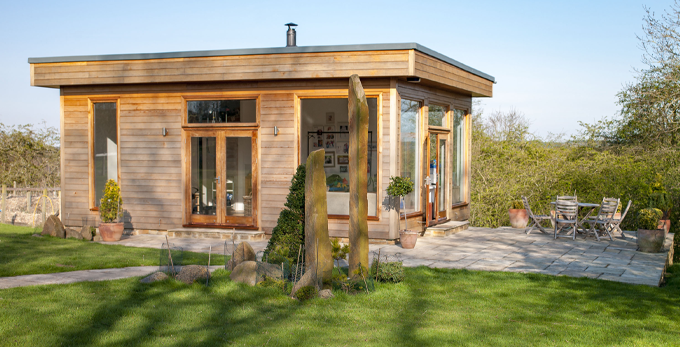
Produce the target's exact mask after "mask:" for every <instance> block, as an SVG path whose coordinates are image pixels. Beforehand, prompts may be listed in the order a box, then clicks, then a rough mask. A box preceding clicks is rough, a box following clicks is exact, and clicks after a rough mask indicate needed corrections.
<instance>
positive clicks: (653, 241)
mask: <svg viewBox="0 0 680 347" xmlns="http://www.w3.org/2000/svg"><path fill="white" fill-rule="evenodd" d="M662 215H663V212H661V210H659V209H657V208H644V209H642V210H640V211H638V230H637V245H638V249H639V250H640V251H641V252H649V253H657V252H660V251H661V249H662V248H663V242H664V240H665V238H666V232H665V231H664V230H663V229H660V228H659V220H660V219H661V216H662Z"/></svg>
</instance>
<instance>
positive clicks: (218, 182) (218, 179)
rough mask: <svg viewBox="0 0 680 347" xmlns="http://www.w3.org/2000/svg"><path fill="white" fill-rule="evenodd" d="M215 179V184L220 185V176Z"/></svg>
mask: <svg viewBox="0 0 680 347" xmlns="http://www.w3.org/2000/svg"><path fill="white" fill-rule="evenodd" d="M215 179H216V180H217V184H220V176H217V177H215Z"/></svg>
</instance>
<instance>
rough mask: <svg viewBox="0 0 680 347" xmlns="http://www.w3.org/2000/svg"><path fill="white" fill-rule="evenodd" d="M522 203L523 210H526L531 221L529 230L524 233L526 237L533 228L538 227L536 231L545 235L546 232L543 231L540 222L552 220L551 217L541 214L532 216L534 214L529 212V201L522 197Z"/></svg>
mask: <svg viewBox="0 0 680 347" xmlns="http://www.w3.org/2000/svg"><path fill="white" fill-rule="evenodd" d="M522 202H523V203H524V208H525V209H526V210H527V213H528V214H529V217H530V218H531V220H532V221H533V224H531V226H530V227H529V230H528V231H527V232H526V233H527V235H528V234H530V233H531V232H532V231H533V230H534V227H538V230H540V231H541V232H542V233H544V234H547V233H548V232H547V231H545V229H543V226H542V225H541V222H542V221H546V220H552V217H550V216H546V215H542V214H534V212H532V211H531V206H529V201H528V200H527V198H526V196H522Z"/></svg>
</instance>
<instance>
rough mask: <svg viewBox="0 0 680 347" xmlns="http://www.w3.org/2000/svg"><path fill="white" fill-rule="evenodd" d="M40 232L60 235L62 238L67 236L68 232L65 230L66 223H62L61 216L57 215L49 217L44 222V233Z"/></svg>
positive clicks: (55, 235)
mask: <svg viewBox="0 0 680 347" xmlns="http://www.w3.org/2000/svg"><path fill="white" fill-rule="evenodd" d="M40 234H41V235H49V236H54V237H59V238H62V239H63V238H64V237H65V236H66V232H65V231H64V224H62V223H61V220H60V219H59V217H57V216H55V215H51V216H49V217H47V220H46V221H45V224H43V230H42V233H40Z"/></svg>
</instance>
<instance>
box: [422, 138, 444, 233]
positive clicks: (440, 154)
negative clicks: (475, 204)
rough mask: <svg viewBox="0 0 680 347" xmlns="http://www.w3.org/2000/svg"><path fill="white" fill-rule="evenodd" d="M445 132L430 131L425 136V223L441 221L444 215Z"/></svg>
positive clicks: (432, 223) (430, 223)
mask: <svg viewBox="0 0 680 347" xmlns="http://www.w3.org/2000/svg"><path fill="white" fill-rule="evenodd" d="M447 138H448V133H446V132H432V131H430V132H429V134H428V136H427V160H428V172H427V175H428V176H427V177H428V179H427V180H426V181H425V187H424V188H425V191H426V192H427V208H426V213H425V219H426V222H427V225H428V226H430V225H435V224H437V223H440V222H443V221H445V220H446V219H447V217H446V178H447V176H448V175H447V173H446V162H447V151H446V148H447Z"/></svg>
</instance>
